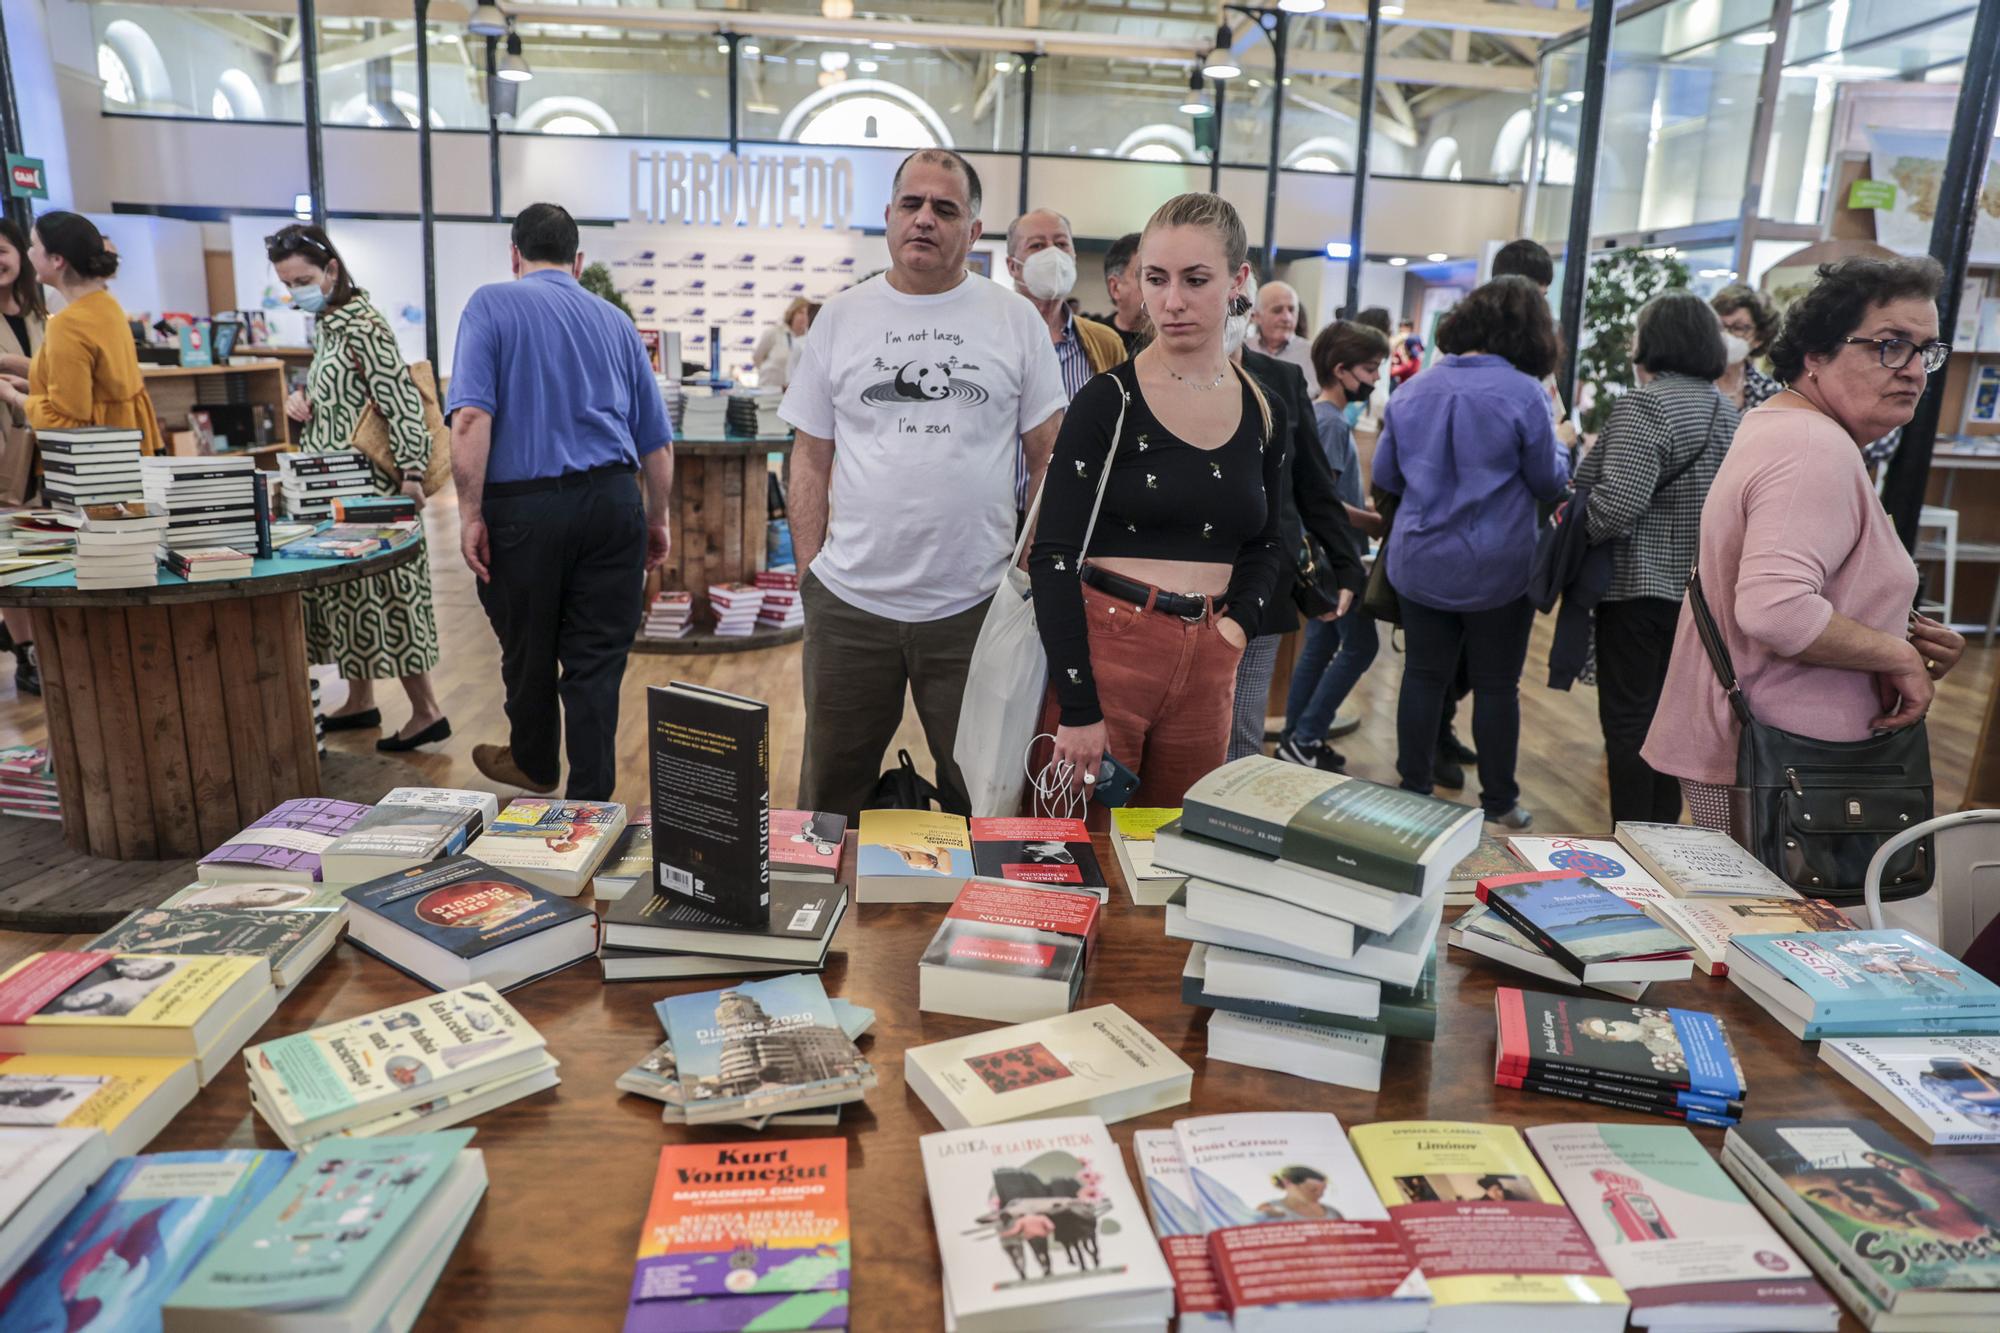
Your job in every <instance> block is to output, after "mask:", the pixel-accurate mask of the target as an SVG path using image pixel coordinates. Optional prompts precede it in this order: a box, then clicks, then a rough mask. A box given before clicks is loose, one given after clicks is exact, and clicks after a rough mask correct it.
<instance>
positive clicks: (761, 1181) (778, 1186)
mask: <svg viewBox="0 0 2000 1333" xmlns="http://www.w3.org/2000/svg"><path fill="white" fill-rule="evenodd" d="M852 1268H853V1254H852V1251H851V1248H850V1244H849V1239H848V1225H847V1142H846V1140H845V1139H839V1138H833V1139H792V1140H787V1141H782V1142H777V1143H763V1144H759V1145H758V1147H757V1164H756V1166H755V1167H753V1168H746V1167H745V1166H744V1165H743V1162H742V1155H741V1151H740V1149H738V1148H736V1147H734V1146H733V1145H730V1144H726V1143H725V1144H715V1143H702V1144H683V1145H680V1146H676V1147H668V1148H662V1149H660V1166H659V1171H658V1173H657V1174H656V1175H655V1176H654V1178H653V1199H652V1203H651V1204H650V1205H649V1206H648V1207H647V1209H646V1224H645V1226H644V1227H643V1228H641V1229H640V1232H639V1256H638V1263H637V1265H636V1267H635V1268H634V1270H633V1273H632V1288H631V1296H630V1297H629V1300H628V1304H627V1306H626V1311H625V1327H626V1328H628V1329H632V1330H635V1333H637V1331H639V1330H648V1329H667V1328H680V1329H717V1330H720V1329H756V1328H764V1329H808V1328H810V1329H838V1328H846V1327H847V1326H848V1320H847V1289H848V1279H849V1274H850V1272H851V1270H852Z"/></svg>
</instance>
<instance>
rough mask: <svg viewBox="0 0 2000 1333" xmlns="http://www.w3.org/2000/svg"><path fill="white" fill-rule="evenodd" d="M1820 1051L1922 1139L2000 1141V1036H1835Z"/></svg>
mask: <svg viewBox="0 0 2000 1333" xmlns="http://www.w3.org/2000/svg"><path fill="white" fill-rule="evenodd" d="M1819 1058H1820V1059H1822V1060H1824V1061H1826V1063H1827V1064H1829V1065H1831V1066H1833V1069H1834V1072H1835V1073H1837V1074H1839V1075H1840V1076H1841V1077H1842V1078H1844V1079H1846V1080H1847V1081H1848V1082H1850V1083H1852V1084H1853V1085H1854V1086H1855V1087H1857V1088H1859V1089H1861V1090H1862V1091H1863V1092H1865V1093H1867V1094H1868V1095H1869V1097H1871V1098H1873V1099H1874V1101H1875V1104H1876V1105H1878V1106H1880V1107H1881V1108H1882V1109H1883V1110H1885V1111H1887V1112H1888V1113H1889V1114H1890V1115H1893V1116H1895V1117H1896V1119H1897V1120H1899V1121H1901V1122H1902V1123H1903V1125H1904V1127H1905V1128H1907V1129H1908V1130H1909V1131H1910V1132H1911V1133H1912V1134H1915V1135H1916V1136H1917V1137H1918V1138H1920V1139H1922V1140H1923V1141H1924V1142H1925V1143H1944V1144H1957V1143H2000V1041H1996V1040H1994V1039H1993V1038H1990V1037H1836V1038H1833V1039H1831V1040H1829V1041H1823V1042H1821V1043H1820V1044H1819Z"/></svg>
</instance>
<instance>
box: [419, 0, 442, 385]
mask: <svg viewBox="0 0 2000 1333" xmlns="http://www.w3.org/2000/svg"><path fill="white" fill-rule="evenodd" d="M414 3H415V6H416V15H417V224H418V226H419V228H421V230H422V236H423V248H424V357H425V359H426V360H428V361H429V362H430V363H431V372H432V373H433V374H435V373H436V372H437V365H438V309H437V305H438V300H437V228H436V226H435V225H434V222H433V218H432V209H431V23H430V19H431V0H414Z"/></svg>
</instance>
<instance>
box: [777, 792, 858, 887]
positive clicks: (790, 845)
mask: <svg viewBox="0 0 2000 1333" xmlns="http://www.w3.org/2000/svg"><path fill="white" fill-rule="evenodd" d="M846 837H847V816H846V815H830V814H827V813H826V812H825V811H823V810H773V811H772V812H771V878H772V879H773V880H781V879H796V880H804V881H806V882H808V883H812V884H831V883H832V882H833V881H834V879H835V878H837V877H838V875H839V873H840V848H841V844H842V842H843V841H844V840H845V839H846Z"/></svg>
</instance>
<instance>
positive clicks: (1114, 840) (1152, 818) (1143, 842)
mask: <svg viewBox="0 0 2000 1333" xmlns="http://www.w3.org/2000/svg"><path fill="white" fill-rule="evenodd" d="M1180 817H1181V812H1180V807H1178V806H1175V807H1173V808H1171V809H1162V808H1158V807H1145V806H1122V807H1120V808H1118V809H1115V810H1113V811H1112V812H1111V855H1112V856H1113V857H1114V858H1115V859H1116V860H1117V862H1118V873H1119V874H1120V875H1121V876H1122V877H1123V878H1124V880H1125V892H1126V893H1128V894H1130V895H1131V897H1132V901H1133V903H1134V904H1135V905H1137V906H1139V907H1159V906H1161V905H1162V904H1164V903H1165V902H1166V901H1167V899H1169V898H1171V897H1173V895H1174V892H1175V891H1176V890H1177V889H1179V888H1180V887H1181V886H1182V885H1183V884H1185V883H1187V876H1186V875H1179V874H1175V873H1174V872H1173V871H1171V870H1163V869H1161V868H1160V867H1159V866H1157V865H1155V864H1154V863H1153V835H1154V834H1155V833H1157V832H1159V831H1160V829H1161V827H1162V826H1164V825H1167V824H1170V823H1172V822H1173V821H1174V820H1176V819H1179V818H1180Z"/></svg>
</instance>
